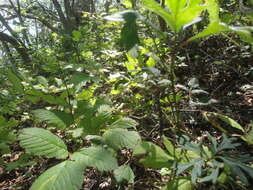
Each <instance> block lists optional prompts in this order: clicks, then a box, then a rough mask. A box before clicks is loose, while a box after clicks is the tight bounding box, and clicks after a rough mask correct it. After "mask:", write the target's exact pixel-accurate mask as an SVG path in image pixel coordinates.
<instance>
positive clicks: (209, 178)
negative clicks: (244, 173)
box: [199, 167, 224, 184]
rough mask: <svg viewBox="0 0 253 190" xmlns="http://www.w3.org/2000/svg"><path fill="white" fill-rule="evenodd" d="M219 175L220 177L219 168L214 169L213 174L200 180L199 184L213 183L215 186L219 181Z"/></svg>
mask: <svg viewBox="0 0 253 190" xmlns="http://www.w3.org/2000/svg"><path fill="white" fill-rule="evenodd" d="M218 175H219V168H218V167H217V168H213V169H212V173H211V174H210V175H209V176H206V177H204V178H201V179H200V180H199V182H201V183H203V182H207V181H212V183H213V184H215V183H216V181H217V179H218ZM223 175H224V174H223Z"/></svg>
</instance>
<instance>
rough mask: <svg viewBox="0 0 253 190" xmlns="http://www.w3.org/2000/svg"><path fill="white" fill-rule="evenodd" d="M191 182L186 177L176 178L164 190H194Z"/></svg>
mask: <svg viewBox="0 0 253 190" xmlns="http://www.w3.org/2000/svg"><path fill="white" fill-rule="evenodd" d="M192 189H193V185H192V184H191V180H190V179H188V178H184V177H179V178H176V179H174V180H172V181H170V182H169V183H168V184H167V185H166V186H165V187H163V188H162V190H192Z"/></svg>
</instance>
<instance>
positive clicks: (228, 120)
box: [214, 113, 245, 132]
mask: <svg viewBox="0 0 253 190" xmlns="http://www.w3.org/2000/svg"><path fill="white" fill-rule="evenodd" d="M214 115H215V116H216V117H218V118H219V119H221V120H222V121H223V122H225V123H227V124H228V125H230V126H231V127H234V128H236V129H239V130H240V131H242V132H245V131H244V129H243V127H242V126H241V125H240V124H239V123H237V122H236V121H235V120H233V119H231V118H230V117H228V116H226V115H223V114H219V113H214Z"/></svg>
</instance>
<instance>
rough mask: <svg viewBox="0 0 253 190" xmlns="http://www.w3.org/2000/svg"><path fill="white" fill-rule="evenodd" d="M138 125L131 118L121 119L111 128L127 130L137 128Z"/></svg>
mask: <svg viewBox="0 0 253 190" xmlns="http://www.w3.org/2000/svg"><path fill="white" fill-rule="evenodd" d="M137 125H138V123H137V122H136V121H135V120H133V119H131V118H126V117H125V118H120V119H118V120H116V121H115V122H113V123H112V124H111V125H110V126H109V128H112V129H113V128H122V129H127V128H134V129H135V128H136V126H137Z"/></svg>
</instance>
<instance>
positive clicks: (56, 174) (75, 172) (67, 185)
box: [30, 160, 84, 190]
mask: <svg viewBox="0 0 253 190" xmlns="http://www.w3.org/2000/svg"><path fill="white" fill-rule="evenodd" d="M83 170H84V167H83V166H82V164H81V163H79V162H74V161H70V160H66V161H64V162H62V163H60V164H58V165H56V166H54V167H52V168H49V169H48V170H46V171H45V172H44V173H43V174H42V175H41V176H39V178H38V179H36V181H35V182H34V183H33V185H32V187H31V188H30V190H64V189H66V190H79V189H80V188H81V186H82V182H83Z"/></svg>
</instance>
